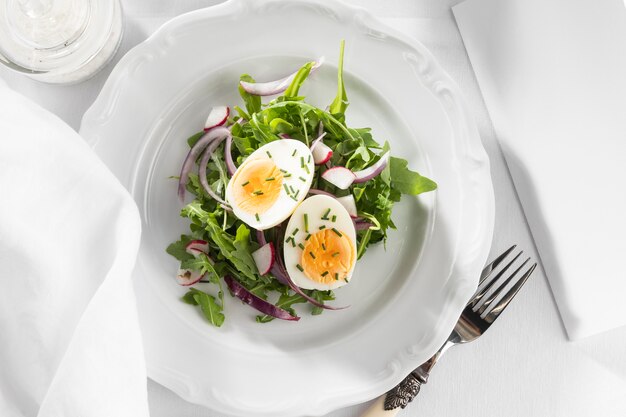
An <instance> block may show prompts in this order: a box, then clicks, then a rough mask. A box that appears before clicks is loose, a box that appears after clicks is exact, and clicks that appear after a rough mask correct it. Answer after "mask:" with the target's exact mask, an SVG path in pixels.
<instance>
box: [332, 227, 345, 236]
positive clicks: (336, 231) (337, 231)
mask: <svg viewBox="0 0 626 417" xmlns="http://www.w3.org/2000/svg"><path fill="white" fill-rule="evenodd" d="M332 230H333V232H335V234H336V235H337V236H339V237H342V236H343V235H342V234H341V232H340V231H339V230H337V229H335V228H334V227H333V229H332Z"/></svg>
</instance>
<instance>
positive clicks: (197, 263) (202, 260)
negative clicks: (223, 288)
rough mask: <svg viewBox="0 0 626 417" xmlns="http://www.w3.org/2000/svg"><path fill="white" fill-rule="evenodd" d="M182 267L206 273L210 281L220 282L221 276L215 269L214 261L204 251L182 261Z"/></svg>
mask: <svg viewBox="0 0 626 417" xmlns="http://www.w3.org/2000/svg"><path fill="white" fill-rule="evenodd" d="M180 267H181V268H182V269H191V270H193V271H198V272H200V273H201V274H206V277H207V279H208V280H209V281H210V282H212V283H214V284H218V283H219V279H220V276H219V274H218V273H217V271H216V270H215V268H214V266H213V262H211V260H210V259H209V257H208V256H207V255H206V254H204V253H201V254H199V255H197V256H194V257H192V259H187V260H184V261H182V262H181V264H180Z"/></svg>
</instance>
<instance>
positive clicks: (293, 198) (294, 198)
mask: <svg viewBox="0 0 626 417" xmlns="http://www.w3.org/2000/svg"><path fill="white" fill-rule="evenodd" d="M289 197H291V199H292V200H293V201H295V202H297V201H298V199H297V198H296V197H294V196H292V195H290V196H289Z"/></svg>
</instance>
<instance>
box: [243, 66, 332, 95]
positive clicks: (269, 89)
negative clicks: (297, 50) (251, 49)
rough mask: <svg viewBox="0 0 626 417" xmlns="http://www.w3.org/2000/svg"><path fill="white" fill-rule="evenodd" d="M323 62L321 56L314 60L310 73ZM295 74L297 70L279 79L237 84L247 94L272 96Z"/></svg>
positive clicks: (283, 87) (285, 87)
mask: <svg viewBox="0 0 626 417" xmlns="http://www.w3.org/2000/svg"><path fill="white" fill-rule="evenodd" d="M323 62H324V58H323V57H322V58H320V59H318V60H317V62H315V64H313V66H312V67H311V73H312V72H313V71H315V70H316V69H317V68H319V67H320V65H322V63H323ZM296 74H298V71H296V72H294V73H292V74H290V75H288V76H286V77H285V78H281V79H280V80H275V81H268V82H266V83H249V82H247V81H239V84H240V85H241V88H243V89H244V90H245V91H246V92H247V93H249V94H252V95H255V96H272V95H274V94H280V93H282V92H283V91H285V90H286V89H287V87H289V85H290V84H291V82H292V81H293V79H294V78H295V77H296Z"/></svg>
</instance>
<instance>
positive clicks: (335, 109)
mask: <svg viewBox="0 0 626 417" xmlns="http://www.w3.org/2000/svg"><path fill="white" fill-rule="evenodd" d="M345 44H346V41H345V40H343V39H342V40H341V46H340V47H339V68H338V70H337V96H336V97H335V99H334V100H333V102H332V103H331V104H330V113H331V114H344V113H345V112H346V109H347V108H348V104H349V103H348V95H347V94H346V88H345V86H344V84H343V49H344V46H345Z"/></svg>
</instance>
